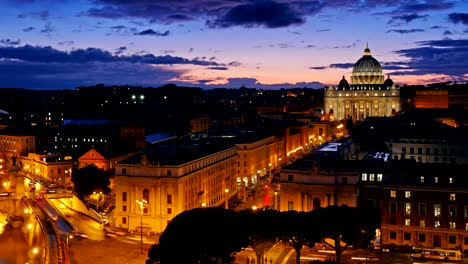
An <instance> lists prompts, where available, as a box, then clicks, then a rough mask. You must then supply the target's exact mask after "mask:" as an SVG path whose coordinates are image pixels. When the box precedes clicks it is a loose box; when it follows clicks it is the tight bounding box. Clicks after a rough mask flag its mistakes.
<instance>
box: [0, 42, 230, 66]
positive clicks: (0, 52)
mask: <svg viewBox="0 0 468 264" xmlns="http://www.w3.org/2000/svg"><path fill="white" fill-rule="evenodd" d="M0 58H4V59H15V60H21V61H30V62H57V63H84V62H129V63H141V64H192V65H199V66H222V65H220V64H218V63H216V62H214V61H205V60H201V59H192V60H190V59H186V58H182V57H176V56H170V55H164V56H155V55H153V54H141V55H140V54H132V55H127V56H115V55H113V54H112V53H110V52H108V51H105V50H102V49H98V48H87V49H75V50H72V51H69V52H66V51H60V50H57V49H54V48H52V47H49V46H47V47H41V46H31V45H25V46H21V47H0Z"/></svg>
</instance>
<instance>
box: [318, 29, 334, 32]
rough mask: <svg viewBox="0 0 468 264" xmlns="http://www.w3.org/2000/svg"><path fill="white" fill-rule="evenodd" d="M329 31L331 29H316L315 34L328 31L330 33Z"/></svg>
mask: <svg viewBox="0 0 468 264" xmlns="http://www.w3.org/2000/svg"><path fill="white" fill-rule="evenodd" d="M330 30H331V29H329V28H324V29H317V30H316V31H317V32H328V31H330Z"/></svg>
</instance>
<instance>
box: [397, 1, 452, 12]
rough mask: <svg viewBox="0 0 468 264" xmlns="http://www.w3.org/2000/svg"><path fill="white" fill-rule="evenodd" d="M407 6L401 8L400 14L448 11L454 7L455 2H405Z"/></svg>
mask: <svg viewBox="0 0 468 264" xmlns="http://www.w3.org/2000/svg"><path fill="white" fill-rule="evenodd" d="M405 2H406V4H403V5H402V6H401V7H400V8H399V11H400V12H411V13H413V12H414V13H419V12H425V11H440V10H447V9H450V8H452V7H454V3H453V2H447V1H426V2H420V3H414V2H412V1H405Z"/></svg>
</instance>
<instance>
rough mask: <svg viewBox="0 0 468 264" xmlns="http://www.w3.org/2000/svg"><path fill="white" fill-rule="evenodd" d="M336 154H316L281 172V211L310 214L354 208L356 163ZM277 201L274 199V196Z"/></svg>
mask: <svg viewBox="0 0 468 264" xmlns="http://www.w3.org/2000/svg"><path fill="white" fill-rule="evenodd" d="M339 156H340V153H339V152H338V151H333V152H329V151H317V152H314V153H311V154H310V155H308V156H306V157H304V158H302V159H301V160H298V161H296V162H294V163H292V164H290V165H287V166H285V167H283V168H282V169H281V173H280V184H281V190H280V192H279V194H278V195H279V199H278V200H279V201H276V199H275V203H278V204H279V208H278V209H279V210H280V211H288V210H296V211H305V212H308V211H311V210H313V209H317V208H320V207H327V206H330V205H347V206H351V207H356V206H357V195H358V192H357V183H358V182H359V161H356V160H342V159H341V158H340V157H339ZM275 198H276V197H275Z"/></svg>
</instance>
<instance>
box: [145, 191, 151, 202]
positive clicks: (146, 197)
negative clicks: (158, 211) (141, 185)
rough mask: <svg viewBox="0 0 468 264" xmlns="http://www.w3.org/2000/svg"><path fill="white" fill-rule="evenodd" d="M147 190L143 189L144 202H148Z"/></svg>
mask: <svg viewBox="0 0 468 264" xmlns="http://www.w3.org/2000/svg"><path fill="white" fill-rule="evenodd" d="M149 198H150V197H149V190H148V189H143V200H145V201H146V202H148V203H149V202H150V201H149Z"/></svg>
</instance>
